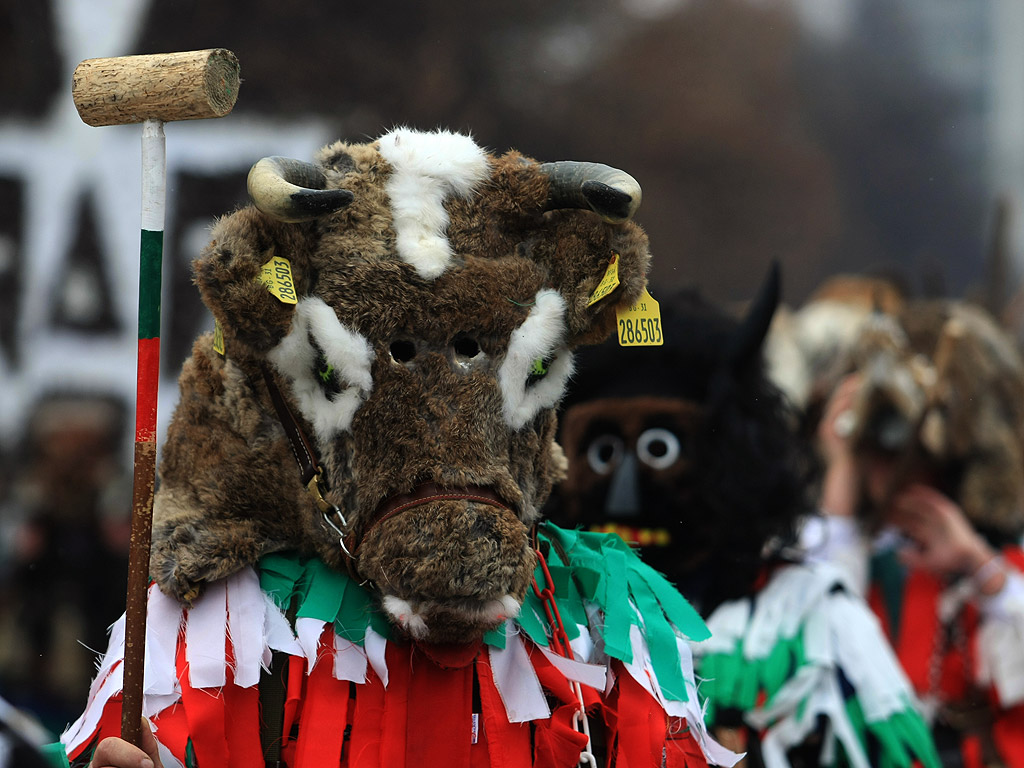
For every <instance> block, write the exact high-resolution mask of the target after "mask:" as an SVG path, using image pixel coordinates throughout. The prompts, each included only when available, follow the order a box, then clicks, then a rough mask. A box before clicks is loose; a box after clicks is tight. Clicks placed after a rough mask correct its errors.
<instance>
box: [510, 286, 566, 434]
mask: <svg viewBox="0 0 1024 768" xmlns="http://www.w3.org/2000/svg"><path fill="white" fill-rule="evenodd" d="M564 341H565V299H563V298H562V295H561V294H560V293H558V292H557V291H554V290H552V289H550V288H543V289H541V290H540V291H537V296H536V297H535V302H534V305H533V308H532V309H531V310H530V314H529V316H528V317H527V318H526V320H525V321H524V322H523V324H522V325H521V326H519V327H518V328H517V329H516V330H514V331H513V332H512V338H511V339H510V340H509V345H508V351H507V352H506V353H505V360H504V362H502V364H501V368H500V369H499V370H498V385H499V386H500V387H501V395H502V398H503V401H504V402H503V414H504V416H505V422H506V423H507V424H508V425H509V426H510V427H512V428H513V429H522V428H523V427H524V426H526V424H527V422H529V421H530V419H532V418H533V417H534V416H536V415H537V413H538V412H539V411H540V410H542V409H544V408H553V407H554V406H555V405H556V404H557V403H558V400H559V398H561V397H562V394H563V393H564V392H565V386H566V384H567V383H568V381H569V377H570V376H571V375H572V372H573V356H572V352H570V351H569V350H568V349H564V348H562V349H559V347H560V345H562V344H563V343H564ZM550 357H553V358H554V359H553V360H551V362H550V363H549V364H548V372H547V375H546V376H544V378H543V379H541V380H539V381H537V382H535V383H533V384H530V385H529V386H527V380H528V378H529V375H530V369H531V368H532V367H533V363H534V361H535V360H537V359H547V358H550Z"/></svg>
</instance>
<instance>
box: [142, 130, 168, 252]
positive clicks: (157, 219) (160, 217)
mask: <svg viewBox="0 0 1024 768" xmlns="http://www.w3.org/2000/svg"><path fill="white" fill-rule="evenodd" d="M166 182H167V147H166V142H165V140H164V124H163V122H162V121H160V120H146V121H144V122H143V123H142V228H143V229H147V230H149V231H150V232H163V231H164V208H165V199H166V194H167V183H166Z"/></svg>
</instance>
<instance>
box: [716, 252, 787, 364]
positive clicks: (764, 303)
mask: <svg viewBox="0 0 1024 768" xmlns="http://www.w3.org/2000/svg"><path fill="white" fill-rule="evenodd" d="M778 305H779V263H778V262H777V261H773V262H772V265H771V267H770V268H769V270H768V274H767V276H766V277H765V279H764V282H763V283H762V284H761V290H760V291H759V292H758V294H757V298H756V299H754V302H753V304H751V306H750V309H749V310H748V311H747V315H746V317H744V318H743V321H742V322H741V323H740V325H739V327H738V328H737V329H736V331H735V332H734V333H733V335H732V338H731V339H730V340H729V345H728V347H727V348H726V353H725V358H724V359H725V364H726V365H727V366H728V367H729V368H730V369H731V370H732V371H734V372H735V371H738V370H740V369H741V368H743V367H744V366H745V365H746V364H747V361H749V360H750V359H751V358H752V357H753V356H754V355H756V354H757V353H758V350H760V349H761V344H762V342H764V337H765V336H766V335H767V333H768V328H769V327H770V326H771V324H772V316H773V315H774V314H775V309H776V307H778Z"/></svg>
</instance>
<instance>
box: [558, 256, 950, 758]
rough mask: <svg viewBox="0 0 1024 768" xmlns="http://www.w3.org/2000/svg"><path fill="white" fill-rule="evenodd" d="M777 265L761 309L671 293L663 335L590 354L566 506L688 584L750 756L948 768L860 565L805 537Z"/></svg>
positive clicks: (802, 478)
mask: <svg viewBox="0 0 1024 768" xmlns="http://www.w3.org/2000/svg"><path fill="white" fill-rule="evenodd" d="M777 300H778V272H777V269H775V268H773V269H772V272H771V273H770V275H769V277H768V279H767V281H766V283H765V285H764V287H763V288H762V291H761V295H760V296H759V297H758V298H757V300H756V301H755V302H754V303H753V305H752V306H751V308H750V309H749V311H748V312H747V314H746V316H745V318H744V319H743V320H742V321H741V322H737V321H736V320H734V319H733V318H732V317H731V316H729V315H728V314H726V313H725V312H723V311H722V310H720V309H718V308H716V307H715V306H713V305H712V304H710V303H708V302H707V301H706V300H703V299H702V298H700V297H699V296H698V295H696V294H685V295H682V296H679V297H677V298H676V299H674V300H673V301H671V302H665V303H663V305H662V316H663V324H664V328H665V332H664V336H665V344H664V347H662V348H658V349H653V350H652V349H635V348H618V347H613V346H608V345H605V346H603V347H599V348H595V349H594V350H589V351H588V352H589V354H587V355H581V360H580V365H579V373H578V376H579V381H578V382H577V384H576V385H575V387H574V389H573V390H572V391H571V393H570V404H569V405H568V407H567V408H566V409H565V412H564V416H563V421H562V431H561V442H562V445H563V448H564V450H565V451H566V455H567V457H568V459H569V477H568V479H567V481H566V482H565V483H564V484H563V485H562V486H561V488H560V491H559V493H558V496H557V500H556V504H557V507H558V509H557V511H556V513H555V517H556V519H558V520H559V521H560V522H563V523H569V524H573V525H577V526H582V527H583V528H584V529H589V530H595V531H598V530H602V531H609V530H610V531H615V532H617V533H619V534H620V535H621V536H622V537H623V538H624V539H626V540H627V541H629V542H631V543H633V544H634V545H635V546H636V547H637V548H639V550H640V553H641V555H642V557H643V558H644V560H645V561H646V562H649V563H651V564H652V565H653V566H654V567H655V568H658V569H659V570H660V571H662V572H663V573H665V574H666V575H667V576H668V577H669V579H671V580H673V581H674V582H676V584H677V585H678V586H679V588H680V590H681V591H682V592H683V594H684V595H686V597H687V598H688V599H689V600H690V601H691V602H693V603H694V605H695V606H696V607H698V609H699V610H700V612H701V613H702V614H703V615H704V616H705V617H706V619H707V622H708V626H709V628H710V629H711V633H712V637H711V639H710V640H707V641H705V642H702V643H696V644H694V655H695V663H696V665H697V675H698V678H699V679H700V678H702V679H703V680H702V682H701V683H700V692H701V694H702V697H703V698H704V699H705V700H706V701H707V704H708V710H707V719H708V722H709V723H710V724H711V725H712V726H713V729H714V732H715V733H716V735H717V736H718V737H719V738H720V739H722V740H723V741H724V743H726V744H727V745H728V746H730V747H731V748H733V749H742V750H746V751H747V755H748V757H747V761H748V764H749V765H754V766H760V765H764V766H769V768H776V767H777V766H788V765H794V766H812V765H820V764H833V763H835V764H839V765H854V766H864V767H866V766H869V765H887V764H893V765H909V761H910V760H911V759H916V760H918V761H920V762H921V763H922V764H924V765H927V766H931V767H932V768H934V767H935V766H937V765H938V763H937V758H936V755H935V751H934V748H933V746H932V743H931V740H930V738H929V735H928V732H927V728H926V727H925V725H924V723H923V721H922V719H921V716H920V714H919V712H918V710H917V705H916V701H915V699H914V696H913V694H912V693H911V690H910V688H909V685H908V683H907V681H906V678H905V677H904V675H903V674H902V672H901V670H900V668H899V665H898V664H897V663H896V660H895V658H894V656H893V654H892V651H891V649H890V648H889V646H888V644H887V643H886V641H885V638H884V636H883V634H882V632H881V630H880V628H879V626H878V623H877V621H876V620H875V618H874V616H873V615H872V614H871V612H870V610H869V609H868V607H867V605H866V604H865V603H864V602H863V601H862V599H861V598H859V597H858V596H857V594H856V592H855V590H854V589H853V588H852V587H851V585H850V583H849V582H848V580H847V579H846V578H845V576H844V574H843V573H842V572H841V571H839V570H838V569H836V568H834V567H832V566H829V565H827V564H822V563H811V562H807V561H805V560H804V559H803V558H802V557H801V554H800V552H799V551H798V550H797V549H796V548H795V547H794V544H795V539H796V530H797V525H798V520H799V519H800V518H801V517H802V516H805V515H807V514H808V513H810V512H811V507H812V505H811V504H810V502H809V499H810V496H811V488H810V485H809V478H810V477H811V474H810V472H811V468H812V461H811V458H810V452H809V451H808V450H807V448H806V446H805V444H804V443H802V442H801V441H800V440H799V439H798V438H797V437H796V433H795V431H794V429H793V414H792V413H791V412H790V411H789V409H788V407H787V403H786V401H785V399H784V397H783V396H782V394H781V393H780V392H779V391H778V390H777V389H776V388H775V387H774V386H773V385H772V384H771V383H770V382H769V381H768V380H767V378H766V376H765V374H764V372H763V364H762V355H761V346H762V342H763V339H764V336H765V333H766V331H767V328H768V326H769V323H770V321H771V318H772V315H773V312H774V310H775V307H776V304H777Z"/></svg>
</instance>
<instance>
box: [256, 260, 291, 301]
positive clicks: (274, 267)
mask: <svg viewBox="0 0 1024 768" xmlns="http://www.w3.org/2000/svg"><path fill="white" fill-rule="evenodd" d="M256 279H257V280H259V281H260V282H261V283H263V285H265V286H267V290H268V291H270V292H271V293H272V294H274V296H276V297H277V298H278V300H280V301H282V302H284V303H285V304H296V303H298V298H297V297H296V296H295V282H294V281H293V280H292V264H291V262H290V261H288V259H286V258H285V257H284V256H275V257H274V258H272V259H271V260H270V261H268V262H267V263H266V264H264V265H263V269H262V270H260V276H259V277H258V278H256Z"/></svg>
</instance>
